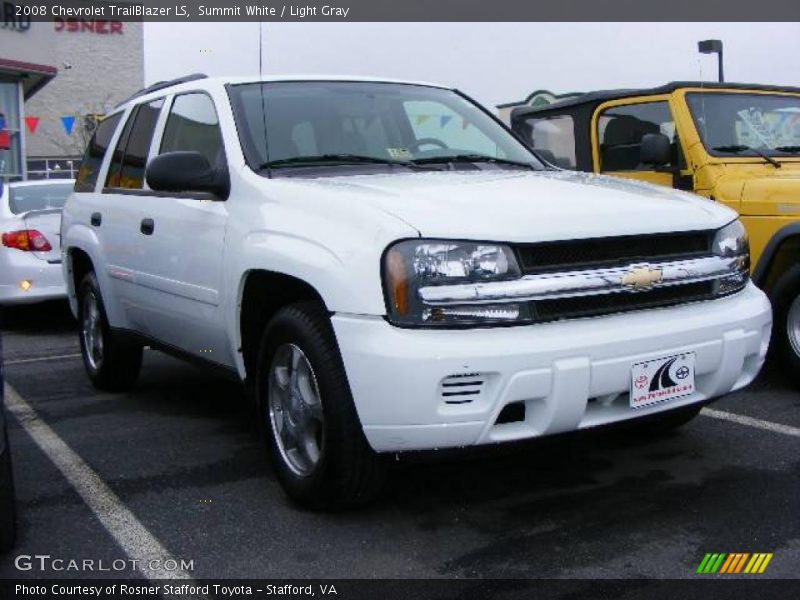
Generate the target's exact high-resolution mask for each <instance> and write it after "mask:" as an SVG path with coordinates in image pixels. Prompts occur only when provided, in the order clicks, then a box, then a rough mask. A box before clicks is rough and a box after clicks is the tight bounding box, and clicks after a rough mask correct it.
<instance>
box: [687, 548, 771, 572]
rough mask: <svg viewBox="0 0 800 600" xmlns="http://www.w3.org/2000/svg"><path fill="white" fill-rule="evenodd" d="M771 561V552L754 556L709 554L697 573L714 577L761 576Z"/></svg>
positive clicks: (738, 553)
mask: <svg viewBox="0 0 800 600" xmlns="http://www.w3.org/2000/svg"><path fill="white" fill-rule="evenodd" d="M771 560H772V553H771V552H769V553H766V552H755V553H752V554H751V553H749V552H733V553H730V554H725V553H708V554H706V555H705V556H704V557H703V560H702V561H700V566H699V567H697V572H698V573H700V574H703V575H713V574H715V573H720V574H725V575H732V574H737V573H747V574H751V575H760V574H761V573H763V572H764V571H765V570H766V569H767V565H768V564H769V561H771Z"/></svg>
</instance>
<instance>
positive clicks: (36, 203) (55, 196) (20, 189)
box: [8, 182, 73, 215]
mask: <svg viewBox="0 0 800 600" xmlns="http://www.w3.org/2000/svg"><path fill="white" fill-rule="evenodd" d="M72 187H73V185H72V183H71V182H70V183H53V184H44V185H21V186H11V190H10V191H11V193H10V195H9V199H8V205H9V208H10V209H11V212H12V213H14V214H15V215H16V214H19V213H24V212H28V211H30V210H46V209H48V208H64V203H65V202H66V201H67V196H69V194H70V192H71V191H72Z"/></svg>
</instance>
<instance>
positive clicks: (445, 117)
mask: <svg viewBox="0 0 800 600" xmlns="http://www.w3.org/2000/svg"><path fill="white" fill-rule="evenodd" d="M452 118H453V117H451V116H450V115H442V116H441V117H439V127H444V126H445V125H447V124H448V123H449V122H450V121H451V120H452Z"/></svg>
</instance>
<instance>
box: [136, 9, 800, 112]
mask: <svg viewBox="0 0 800 600" xmlns="http://www.w3.org/2000/svg"><path fill="white" fill-rule="evenodd" d="M144 35H145V77H146V80H147V83H152V82H154V81H157V80H161V79H167V78H171V77H177V76H180V75H183V74H186V73H192V72H197V71H201V72H205V73H207V74H208V75H249V74H257V73H258V69H259V60H258V55H259V53H258V46H259V27H258V23H146V24H145V33H144ZM707 38H719V39H722V40H723V42H724V44H725V76H726V79H727V80H728V81H744V82H750V83H753V82H755V83H776V84H787V85H795V86H800V69H798V60H799V58H798V57H800V23H335V24H329V23H265V24H264V25H263V40H262V41H263V71H264V73H265V74H344V75H371V76H379V77H393V78H401V79H412V80H422V81H432V82H436V83H444V84H448V85H453V86H455V87H458V88H460V89H462V90H463V91H465V92H466V93H468V94H470V95H472V96H474V97H475V98H476V99H478V100H479V101H481V102H483V103H485V104H489V105H495V104H498V103H502V102H508V101H514V100H519V99H522V98H524V97H525V96H527V95H528V94H529V93H530V92H531V91H533V90H535V89H548V90H551V91H554V92H572V91H582V90H590V89H602V88H615V87H640V86H652V85H658V84H660V83H665V82H667V81H672V80H676V79H692V80H695V79H700V78H701V77H702V79H705V80H715V79H716V77H717V69H716V57H713V56H701V55H699V54H698V53H697V40H700V39H707Z"/></svg>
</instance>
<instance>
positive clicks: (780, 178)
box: [739, 163, 800, 216]
mask: <svg viewBox="0 0 800 600" xmlns="http://www.w3.org/2000/svg"><path fill="white" fill-rule="evenodd" d="M770 169H771V171H766V170H764V171H762V173H761V174H759V175H758V176H755V177H754V176H749V177H743V181H742V184H743V185H742V198H741V204H740V205H739V206H740V209H739V210H740V212H741V213H742V214H743V215H753V216H757V215H770V216H774V215H797V216H800V165H798V164H797V163H793V164H792V163H783V166H782V167H781V168H780V169H775V168H773V167H770Z"/></svg>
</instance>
